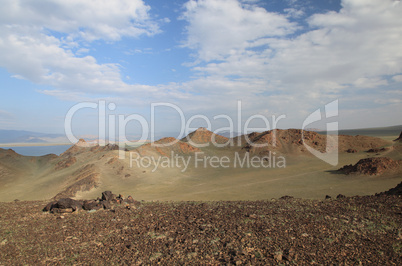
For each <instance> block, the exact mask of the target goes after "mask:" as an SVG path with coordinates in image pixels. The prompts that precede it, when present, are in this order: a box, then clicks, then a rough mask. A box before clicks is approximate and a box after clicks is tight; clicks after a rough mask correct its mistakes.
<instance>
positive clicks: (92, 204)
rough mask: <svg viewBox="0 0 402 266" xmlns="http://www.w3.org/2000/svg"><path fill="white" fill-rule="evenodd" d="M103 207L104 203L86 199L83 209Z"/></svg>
mask: <svg viewBox="0 0 402 266" xmlns="http://www.w3.org/2000/svg"><path fill="white" fill-rule="evenodd" d="M101 208H103V205H102V204H100V203H99V202H97V201H94V200H86V201H84V205H83V209H84V210H86V211H90V210H99V209H101Z"/></svg>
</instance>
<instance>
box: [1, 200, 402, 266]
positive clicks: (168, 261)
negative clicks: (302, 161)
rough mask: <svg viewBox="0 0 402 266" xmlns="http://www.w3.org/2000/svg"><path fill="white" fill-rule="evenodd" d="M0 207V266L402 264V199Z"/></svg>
mask: <svg viewBox="0 0 402 266" xmlns="http://www.w3.org/2000/svg"><path fill="white" fill-rule="evenodd" d="M46 203H47V202H12V203H0V265H15V264H30V265H32V264H59V265H65V264H67V265H74V264H78V265H79V264H107V265H111V264H119V265H120V264H123V265H125V264H130V265H132V264H133V265H149V264H151V265H153V264H161V265H177V264H178V265H190V264H191V265H194V264H195V265H197V264H198V265H199V264H208V265H226V264H229V265H244V264H246V265H272V264H274V265H275V264H279V265H281V264H282V265H288V264H290V265H305V264H324V265H361V264H363V265H367V264H371V265H402V256H401V255H402V197H401V196H366V197H351V198H340V199H327V200H322V201H319V200H305V199H293V198H286V199H276V200H268V201H239V202H236V201H232V202H144V203H142V204H141V205H140V206H138V207H131V208H130V209H128V208H126V207H125V206H122V205H118V206H115V207H114V209H113V210H99V211H90V212H87V211H79V212H74V213H70V214H62V215H60V214H51V213H47V212H42V209H43V207H44V206H45V205H46Z"/></svg>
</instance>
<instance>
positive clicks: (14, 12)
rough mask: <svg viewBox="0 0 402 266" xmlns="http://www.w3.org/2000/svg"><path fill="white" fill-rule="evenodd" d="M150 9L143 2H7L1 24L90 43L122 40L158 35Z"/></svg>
mask: <svg viewBox="0 0 402 266" xmlns="http://www.w3.org/2000/svg"><path fill="white" fill-rule="evenodd" d="M149 9H150V8H149V6H147V5H145V4H144V2H143V1H142V0H114V1H108V0H87V1H81V0H69V1H64V0H46V1H30V0H5V1H2V8H1V9H0V23H1V24H3V25H4V24H7V25H18V26H26V27H29V28H31V29H32V28H34V29H48V30H52V31H56V32H61V33H66V34H68V35H69V36H70V37H71V38H76V37H78V36H79V37H81V38H83V39H85V40H88V41H92V40H96V39H108V40H119V39H120V38H121V37H122V36H132V37H138V36H140V35H142V34H148V35H153V34H155V33H157V32H159V29H158V26H157V24H155V23H154V22H153V21H152V20H151V19H150V17H149V14H148V11H149Z"/></svg>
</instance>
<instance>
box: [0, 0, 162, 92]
mask: <svg viewBox="0 0 402 266" xmlns="http://www.w3.org/2000/svg"><path fill="white" fill-rule="evenodd" d="M149 9H150V8H149V6H147V5H145V4H144V2H143V1H141V0H118V1H106V0H102V1H94V0H91V1H78V0H71V1H63V0H47V1H28V0H6V1H3V2H2V8H1V9H0V50H1V51H2V52H1V53H0V66H1V67H4V68H6V69H7V70H8V71H9V72H11V73H13V74H14V75H13V76H14V77H17V78H23V79H26V80H29V81H32V82H34V83H38V84H44V85H50V86H53V87H55V88H56V89H57V90H58V91H65V90H71V91H86V92H92V93H101V92H118V93H119V92H120V93H123V92H126V91H128V90H135V87H130V86H128V85H127V84H125V83H124V82H123V81H122V79H121V76H120V67H119V65H118V64H116V63H112V64H99V63H98V62H97V60H96V59H95V58H94V57H92V56H84V57H79V55H81V54H83V53H87V52H88V51H89V50H88V46H87V45H86V46H85V47H80V43H81V42H88V41H93V40H97V39H103V40H108V41H109V40H112V41H115V40H119V39H121V38H122V37H123V36H129V37H138V36H140V35H153V34H156V33H158V32H159V28H158V26H157V24H156V23H155V22H153V21H152V20H151V19H150V16H149V14H148V11H149ZM54 33H57V34H54ZM59 35H60V36H61V37H56V36H59ZM72 48H75V49H77V52H76V53H74V52H72Z"/></svg>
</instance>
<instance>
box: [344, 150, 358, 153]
mask: <svg viewBox="0 0 402 266" xmlns="http://www.w3.org/2000/svg"><path fill="white" fill-rule="evenodd" d="M346 152H347V153H356V152H357V150H355V149H347V150H346Z"/></svg>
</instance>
